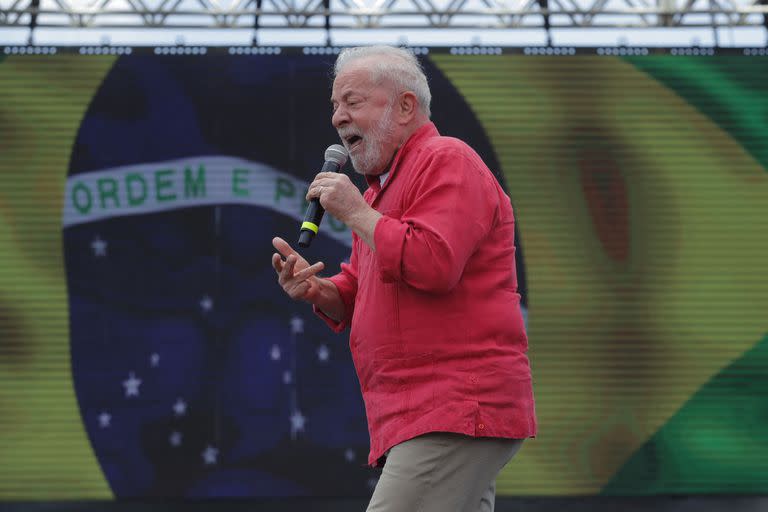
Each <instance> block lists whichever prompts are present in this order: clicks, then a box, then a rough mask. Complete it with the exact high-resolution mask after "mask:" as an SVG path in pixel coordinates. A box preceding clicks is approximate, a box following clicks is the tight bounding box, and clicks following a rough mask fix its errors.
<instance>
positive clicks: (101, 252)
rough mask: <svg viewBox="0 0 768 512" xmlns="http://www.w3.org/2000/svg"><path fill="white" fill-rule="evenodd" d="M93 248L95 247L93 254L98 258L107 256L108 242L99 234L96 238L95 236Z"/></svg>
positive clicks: (92, 243)
mask: <svg viewBox="0 0 768 512" xmlns="http://www.w3.org/2000/svg"><path fill="white" fill-rule="evenodd" d="M91 249H93V255H94V256H96V257H97V258H101V257H102V256H106V255H107V242H105V241H104V240H102V239H101V238H99V235H96V238H94V239H93V242H91Z"/></svg>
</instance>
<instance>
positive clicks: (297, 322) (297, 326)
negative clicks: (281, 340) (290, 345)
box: [291, 316, 304, 334]
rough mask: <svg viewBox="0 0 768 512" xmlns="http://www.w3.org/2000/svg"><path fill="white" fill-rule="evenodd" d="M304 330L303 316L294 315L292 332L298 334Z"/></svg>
mask: <svg viewBox="0 0 768 512" xmlns="http://www.w3.org/2000/svg"><path fill="white" fill-rule="evenodd" d="M300 332H304V320H302V319H301V317H298V316H294V317H292V318H291V333H292V334H297V333H300Z"/></svg>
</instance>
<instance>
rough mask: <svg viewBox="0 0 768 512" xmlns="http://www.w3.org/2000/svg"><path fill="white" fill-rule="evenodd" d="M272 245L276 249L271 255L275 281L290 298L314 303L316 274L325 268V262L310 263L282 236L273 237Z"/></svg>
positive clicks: (318, 289) (318, 290) (318, 281)
mask: <svg viewBox="0 0 768 512" xmlns="http://www.w3.org/2000/svg"><path fill="white" fill-rule="evenodd" d="M272 245H273V246H274V247H275V249H277V253H275V254H273V255H272V267H273V268H274V269H275V271H276V272H277V276H278V277H277V282H278V283H280V286H282V287H283V290H284V291H285V293H287V294H288V296H289V297H291V298H292V299H294V300H305V301H307V302H310V303H313V304H314V303H315V300H314V299H317V298H318V296H319V294H320V278H318V277H317V275H316V274H317V273H318V272H320V271H321V270H323V268H325V264H324V263H323V262H322V261H318V262H317V263H315V264H314V265H310V264H309V263H308V262H307V260H305V259H304V258H303V257H302V256H301V255H300V254H299V253H297V252H296V251H294V250H293V248H292V247H291V246H290V245H289V244H288V242H286V241H285V240H283V239H282V238H279V237H275V238H273V239H272Z"/></svg>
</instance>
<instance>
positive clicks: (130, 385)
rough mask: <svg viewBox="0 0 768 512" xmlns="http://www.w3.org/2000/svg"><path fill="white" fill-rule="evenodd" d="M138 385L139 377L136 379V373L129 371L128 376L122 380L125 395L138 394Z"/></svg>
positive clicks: (139, 383)
mask: <svg viewBox="0 0 768 512" xmlns="http://www.w3.org/2000/svg"><path fill="white" fill-rule="evenodd" d="M139 386H141V379H137V378H136V375H134V374H133V372H131V373H130V374H129V375H128V378H127V379H126V380H124V381H123V387H125V397H126V398H128V397H129V396H139Z"/></svg>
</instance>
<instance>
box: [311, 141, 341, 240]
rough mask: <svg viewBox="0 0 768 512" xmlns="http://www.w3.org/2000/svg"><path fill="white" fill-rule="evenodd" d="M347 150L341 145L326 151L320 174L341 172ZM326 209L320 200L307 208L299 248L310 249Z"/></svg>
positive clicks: (335, 145) (334, 145)
mask: <svg viewBox="0 0 768 512" xmlns="http://www.w3.org/2000/svg"><path fill="white" fill-rule="evenodd" d="M348 155H349V153H348V152H347V149H346V148H345V147H344V146H342V145H341V144H333V145H332V146H328V149H326V150H325V163H324V164H323V168H322V169H321V171H320V172H339V170H340V169H341V168H342V167H344V164H345V163H347V156H348ZM324 213H325V208H323V207H322V206H321V205H320V199H318V198H314V199H312V200H311V201H310V202H309V206H307V212H306V214H304V222H302V223H301V231H299V246H301V247H309V244H311V243H312V240H313V239H314V238H315V235H316V234H317V232H318V230H319V229H320V221H322V220H323V214H324Z"/></svg>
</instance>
